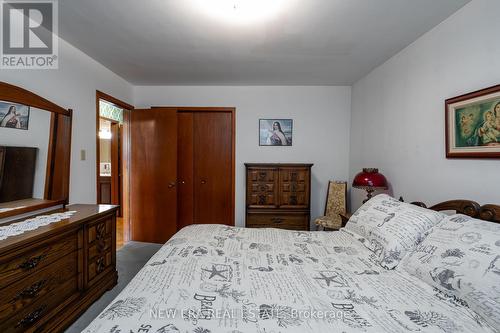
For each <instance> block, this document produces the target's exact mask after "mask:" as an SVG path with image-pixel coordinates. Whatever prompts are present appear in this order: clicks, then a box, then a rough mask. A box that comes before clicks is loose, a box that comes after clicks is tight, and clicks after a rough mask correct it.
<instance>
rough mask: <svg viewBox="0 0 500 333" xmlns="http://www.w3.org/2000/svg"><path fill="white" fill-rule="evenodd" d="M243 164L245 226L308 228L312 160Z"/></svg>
mask: <svg viewBox="0 0 500 333" xmlns="http://www.w3.org/2000/svg"><path fill="white" fill-rule="evenodd" d="M245 166H246V184H247V191H246V226H247V227H249V228H282V229H292V230H309V220H310V215H311V209H310V201H311V167H312V166H313V165H312V164H269V163H266V164H261V163H245Z"/></svg>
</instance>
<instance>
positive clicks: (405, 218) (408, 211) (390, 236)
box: [345, 194, 445, 269]
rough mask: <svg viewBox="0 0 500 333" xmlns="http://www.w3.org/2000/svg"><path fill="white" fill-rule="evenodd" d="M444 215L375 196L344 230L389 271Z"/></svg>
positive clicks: (359, 210) (350, 220) (383, 196)
mask: <svg viewBox="0 0 500 333" xmlns="http://www.w3.org/2000/svg"><path fill="white" fill-rule="evenodd" d="M444 217H445V215H444V214H442V213H439V212H436V211H433V210H430V209H425V208H422V207H419V206H415V205H412V204H409V203H404V202H400V201H398V200H396V199H394V198H392V197H390V196H388V195H386V194H379V195H377V196H376V197H374V198H372V199H370V200H369V201H368V202H367V203H365V204H364V205H363V206H361V207H360V208H359V209H358V210H357V211H356V213H354V214H353V215H352V217H351V218H350V219H349V222H347V225H346V226H345V230H346V231H350V232H353V233H355V234H357V235H359V236H360V237H358V239H359V240H360V241H361V242H362V243H363V244H364V245H365V246H366V247H367V248H369V249H370V250H372V251H373V252H374V253H375V254H376V255H377V257H378V259H379V263H380V265H381V266H382V267H384V268H387V269H392V268H394V267H396V266H397V265H398V263H399V262H400V261H401V259H402V258H403V257H404V256H405V255H406V254H407V253H409V252H411V251H413V250H414V249H415V248H416V247H417V245H418V244H419V243H420V242H422V240H423V239H424V238H425V236H426V235H427V233H428V232H429V230H430V229H431V228H432V227H433V226H435V225H436V224H438V222H440V221H441V220H442V219H443V218H444Z"/></svg>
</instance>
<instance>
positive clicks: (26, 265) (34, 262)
mask: <svg viewBox="0 0 500 333" xmlns="http://www.w3.org/2000/svg"><path fill="white" fill-rule="evenodd" d="M43 258H45V254H41V255H39V256H38V257H33V258H30V259H29V260H27V261H25V262H23V263H22V264H20V265H19V266H17V268H21V269H24V270H30V269H33V268H35V267H36V266H38V264H39V263H40V261H42V259H43Z"/></svg>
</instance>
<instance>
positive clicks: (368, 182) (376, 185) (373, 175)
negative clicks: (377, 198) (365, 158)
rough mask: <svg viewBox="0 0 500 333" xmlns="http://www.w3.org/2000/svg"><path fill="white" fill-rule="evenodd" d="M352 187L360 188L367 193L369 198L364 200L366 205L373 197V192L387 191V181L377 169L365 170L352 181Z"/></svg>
mask: <svg viewBox="0 0 500 333" xmlns="http://www.w3.org/2000/svg"><path fill="white" fill-rule="evenodd" d="M352 187H354V188H360V189H363V190H365V191H366V192H367V197H366V199H365V200H363V203H366V202H367V201H368V200H370V199H371V198H372V197H373V192H375V191H377V190H387V179H386V178H385V177H384V175H383V174H381V173H379V172H378V169H377V168H363V171H362V172H360V173H358V174H357V175H356V176H355V177H354V180H353V181H352Z"/></svg>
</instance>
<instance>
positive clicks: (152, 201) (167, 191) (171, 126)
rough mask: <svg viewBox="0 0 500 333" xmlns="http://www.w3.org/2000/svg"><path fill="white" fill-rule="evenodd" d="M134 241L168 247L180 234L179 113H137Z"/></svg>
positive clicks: (132, 163) (134, 127) (133, 118)
mask: <svg viewBox="0 0 500 333" xmlns="http://www.w3.org/2000/svg"><path fill="white" fill-rule="evenodd" d="M130 135H131V145H130V146H131V156H130V222H131V239H132V240H135V241H143V242H153V243H165V242H166V241H167V240H168V239H169V238H170V237H171V236H172V235H173V234H175V232H176V231H177V190H176V181H177V113H176V109H171V108H152V109H146V110H133V111H132V112H131V123H130Z"/></svg>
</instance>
